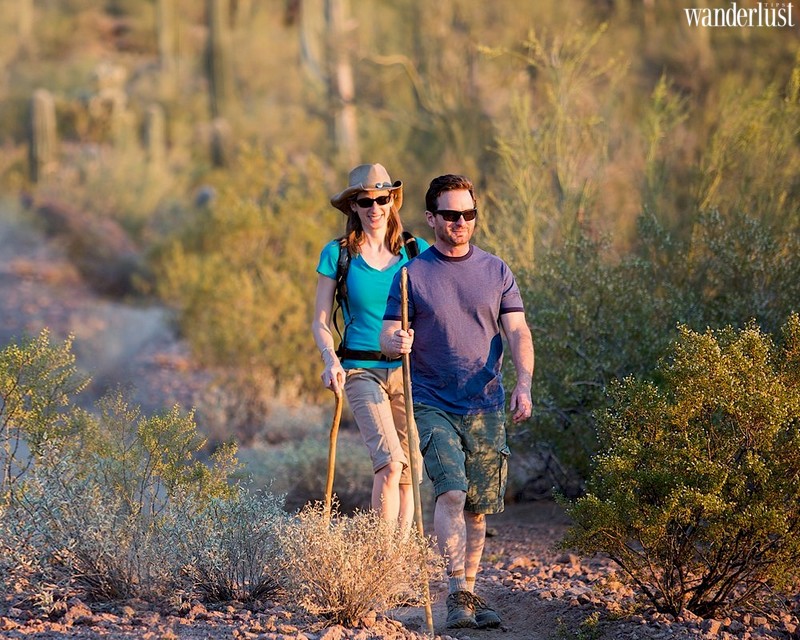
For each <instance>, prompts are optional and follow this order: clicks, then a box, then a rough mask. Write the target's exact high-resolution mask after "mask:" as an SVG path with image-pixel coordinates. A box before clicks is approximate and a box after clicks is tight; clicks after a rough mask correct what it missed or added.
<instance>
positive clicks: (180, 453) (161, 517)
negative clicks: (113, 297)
mask: <svg viewBox="0 0 800 640" xmlns="http://www.w3.org/2000/svg"><path fill="white" fill-rule="evenodd" d="M80 413H81V414H82V418H83V434H84V437H83V438H82V440H81V443H80V446H72V447H69V446H64V445H63V444H61V446H58V444H56V443H54V445H52V446H47V447H46V448H45V449H44V450H43V451H42V453H41V454H40V455H38V456H37V458H36V460H35V464H34V465H32V466H31V467H30V468H29V470H28V472H27V474H26V476H25V477H24V478H23V479H22V480H21V485H20V490H19V491H18V492H17V495H16V496H15V499H14V501H13V502H11V504H10V506H9V514H10V518H9V520H10V522H11V523H12V527H11V529H10V531H8V532H7V533H8V534H9V535H10V536H11V537H10V539H9V540H8V541H7V542H6V543H5V544H8V545H16V546H17V547H19V548H20V549H22V550H23V552H24V550H26V549H27V550H29V551H30V553H28V556H29V557H34V558H36V566H35V567H34V568H33V571H34V573H35V574H37V575H39V576H40V577H41V579H43V580H44V579H46V580H49V581H51V582H52V583H54V584H57V585H60V586H63V587H65V588H66V587H68V586H74V587H77V588H79V589H82V590H83V591H84V592H86V593H87V594H88V595H89V596H90V597H92V598H97V599H104V600H105V599H116V598H121V597H131V596H136V597H144V598H157V597H165V596H169V595H170V593H171V592H172V590H173V589H174V588H175V587H176V586H177V585H178V584H179V581H178V576H179V575H180V567H181V566H182V565H183V564H184V563H183V561H182V559H181V557H180V556H179V555H178V554H177V549H178V547H177V545H176V543H175V540H174V538H173V537H171V536H170V532H171V531H174V527H172V526H171V525H172V523H173V522H174V521H175V518H176V512H175V509H176V508H177V507H178V506H180V507H181V508H183V509H190V508H191V509H193V510H197V509H200V508H201V507H202V506H203V505H204V504H205V503H206V502H208V501H209V500H211V499H212V498H214V497H221V496H226V495H229V493H230V491H231V489H230V488H229V485H228V478H229V476H230V474H231V472H232V470H233V468H234V466H235V465H234V461H233V450H232V449H231V448H230V447H222V448H220V449H219V450H218V451H217V453H216V454H215V455H214V457H213V458H212V460H211V462H210V464H204V463H202V462H200V461H199V460H197V459H196V455H197V454H198V452H199V451H200V449H201V447H202V446H203V441H202V439H200V438H199V436H198V434H197V432H196V430H195V427H194V423H193V420H192V416H191V414H189V415H182V414H181V412H180V411H179V410H178V408H177V407H176V408H174V409H173V410H171V411H168V412H165V413H163V414H160V415H155V416H151V417H144V416H142V415H141V414H140V412H139V410H138V409H137V408H135V407H129V406H128V405H127V403H126V402H125V401H124V399H123V398H122V397H121V395H120V394H117V395H116V396H109V397H107V398H104V399H103V400H101V402H100V406H99V412H98V415H95V414H89V413H87V412H80ZM178 501H179V502H178ZM34 551H35V553H34Z"/></svg>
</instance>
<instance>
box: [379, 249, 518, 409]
mask: <svg viewBox="0 0 800 640" xmlns="http://www.w3.org/2000/svg"><path fill="white" fill-rule="evenodd" d="M523 310H524V308H523V304H522V296H521V295H520V292H519V288H518V287H517V284H516V281H515V280H514V275H513V274H512V273H511V269H509V267H508V265H506V263H505V262H503V261H502V260H501V259H500V258H498V257H497V256H494V255H492V254H490V253H487V252H486V251H483V250H482V249H479V248H478V247H475V246H474V245H470V248H469V252H468V253H467V254H466V255H464V256H461V257H455V258H454V257H449V256H445V255H444V254H442V253H441V252H440V251H438V250H437V249H436V247H431V248H430V249H428V250H427V251H425V252H424V253H421V254H420V255H419V256H418V257H417V258H415V259H414V260H413V261H412V262H411V263H409V265H408V318H409V324H410V326H411V328H412V329H414V346H413V347H412V349H411V379H412V382H413V392H414V402H420V403H423V404H428V405H431V406H434V407H438V408H440V409H443V410H445V411H448V412H450V413H454V414H458V415H468V414H475V413H487V412H490V411H497V410H501V409H503V407H504V406H505V393H504V391H503V385H502V374H501V372H500V369H501V366H502V361H503V340H502V337H501V335H500V316H501V315H502V314H504V313H511V312H515V311H523ZM383 317H384V319H385V320H400V319H401V306H400V275H399V274H398V275H397V276H395V279H394V281H393V282H392V286H391V289H390V290H389V298H388V300H387V304H386V313H385V314H384V316H383Z"/></svg>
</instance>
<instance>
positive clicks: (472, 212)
mask: <svg viewBox="0 0 800 640" xmlns="http://www.w3.org/2000/svg"><path fill="white" fill-rule="evenodd" d="M433 215H435V216H442V219H443V220H447V221H448V222H457V221H458V219H459V218H460V217H461V216H464V220H465V221H466V222H469V221H470V220H474V219H475V216H477V215H478V209H477V207H476V208H474V209H467V210H465V211H454V210H453V209H439V210H438V211H434V212H433Z"/></svg>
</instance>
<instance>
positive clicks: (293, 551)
mask: <svg viewBox="0 0 800 640" xmlns="http://www.w3.org/2000/svg"><path fill="white" fill-rule="evenodd" d="M280 540H281V549H282V552H283V554H284V562H285V570H284V572H283V580H284V582H283V587H284V589H285V590H286V594H287V597H288V598H290V599H291V600H292V601H294V602H297V603H298V604H299V605H300V606H302V607H303V608H304V609H306V610H307V611H308V612H309V613H312V614H314V615H320V616H323V617H325V618H327V619H329V620H331V621H332V622H334V623H338V624H342V625H345V626H355V625H357V624H358V623H359V621H360V620H361V619H363V618H364V617H366V616H367V615H368V614H370V613H373V612H374V613H377V614H380V613H385V612H386V611H388V610H389V609H392V608H394V607H397V606H399V605H401V604H403V603H405V602H408V601H409V600H414V599H420V598H422V597H424V587H425V584H426V581H427V580H428V576H429V575H438V573H439V572H440V571H441V568H442V560H441V556H439V555H438V553H436V552H435V551H434V549H433V547H432V546H431V545H430V544H429V541H428V540H425V539H422V538H420V536H419V535H418V534H417V533H416V531H414V532H411V533H409V534H407V535H404V534H403V533H401V532H399V531H398V530H397V528H396V527H395V526H393V525H391V524H390V523H387V522H386V521H384V520H383V519H382V518H381V517H380V515H379V514H377V513H376V512H374V511H369V512H359V513H356V514H354V515H353V516H352V517H347V516H339V515H336V514H334V516H333V518H332V520H331V521H330V522H329V521H328V518H327V517H326V515H325V513H324V509H323V506H322V505H321V504H320V503H316V504H314V505H310V506H308V507H306V508H305V509H303V510H302V511H301V512H300V513H299V514H298V515H297V517H296V518H294V519H293V520H291V521H289V522H288V523H287V524H286V526H285V527H284V528H283V529H282V531H281V533H280Z"/></svg>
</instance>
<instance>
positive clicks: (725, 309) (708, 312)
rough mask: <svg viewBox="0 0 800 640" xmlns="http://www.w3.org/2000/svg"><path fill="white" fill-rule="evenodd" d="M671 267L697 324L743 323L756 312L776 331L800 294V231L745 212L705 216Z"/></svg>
mask: <svg viewBox="0 0 800 640" xmlns="http://www.w3.org/2000/svg"><path fill="white" fill-rule="evenodd" d="M681 253H682V255H678V256H677V260H676V262H675V264H673V265H672V266H669V267H667V269H668V270H669V271H670V276H669V277H670V278H671V279H672V280H673V281H674V282H675V288H676V290H677V289H679V290H680V296H681V298H682V302H681V304H682V305H685V310H684V312H683V316H682V317H679V318H677V319H678V320H681V321H684V322H686V323H687V324H690V326H692V327H693V328H695V329H701V328H704V327H706V326H712V327H722V326H726V325H729V324H730V325H733V326H737V327H741V326H743V325H744V323H745V322H747V321H748V320H749V319H750V318H755V319H756V320H757V321H758V324H759V326H760V327H761V328H762V329H763V330H764V331H766V332H767V333H776V332H778V331H779V330H780V327H781V325H782V324H783V323H784V322H785V319H786V318H787V317H788V316H789V314H790V313H791V312H792V311H797V309H798V300H800V234H798V233H797V232H796V231H795V232H792V231H791V230H790V229H787V227H785V226H784V225H782V224H774V223H773V221H771V220H759V219H758V218H757V217H756V216H750V215H745V214H743V213H741V212H731V213H729V214H728V215H723V214H721V213H720V212H719V211H710V212H706V213H703V214H702V215H700V216H699V218H698V221H697V223H696V224H695V225H694V227H693V232H692V237H691V240H690V241H689V242H688V243H687V245H686V248H685V249H683V250H682V251H681Z"/></svg>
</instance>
